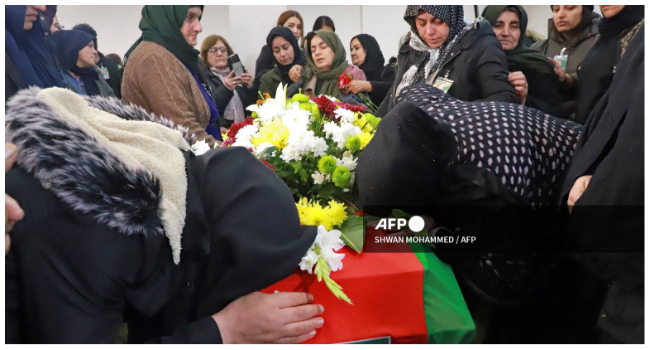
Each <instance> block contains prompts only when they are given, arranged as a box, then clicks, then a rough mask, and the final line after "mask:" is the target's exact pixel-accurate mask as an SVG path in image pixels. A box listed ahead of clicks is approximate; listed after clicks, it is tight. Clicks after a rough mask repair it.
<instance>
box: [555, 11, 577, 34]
mask: <svg viewBox="0 0 650 350" xmlns="http://www.w3.org/2000/svg"><path fill="white" fill-rule="evenodd" d="M581 19H582V6H581V5H553V23H555V29H556V30H557V31H558V32H560V33H566V32H570V31H572V30H574V29H576V28H577V27H578V25H579V24H580V20H581Z"/></svg>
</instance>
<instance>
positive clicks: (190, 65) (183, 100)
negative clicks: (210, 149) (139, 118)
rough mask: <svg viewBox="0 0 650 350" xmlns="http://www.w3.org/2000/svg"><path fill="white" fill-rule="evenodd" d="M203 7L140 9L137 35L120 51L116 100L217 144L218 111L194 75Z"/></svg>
mask: <svg viewBox="0 0 650 350" xmlns="http://www.w3.org/2000/svg"><path fill="white" fill-rule="evenodd" d="M202 15H203V6H157V5H151V6H150V5H147V6H144V7H143V8H142V19H141V20H140V30H141V31H142V36H141V37H140V38H139V39H138V40H137V41H136V42H135V43H134V44H133V45H132V46H131V48H130V49H129V51H128V52H127V53H126V56H125V58H126V59H125V62H124V76H123V78H122V100H123V101H125V102H127V103H133V104H135V105H137V106H140V107H143V108H144V109H146V110H147V111H148V112H151V113H155V114H157V115H161V116H163V117H165V118H167V119H170V120H172V121H173V122H174V123H176V124H178V125H182V126H184V127H185V128H187V129H189V130H190V132H191V133H193V134H195V135H196V136H197V137H198V139H199V140H205V141H206V142H208V144H209V145H210V146H212V145H214V143H215V142H216V140H221V133H220V130H219V127H218V126H217V119H218V118H219V110H218V109H217V106H216V105H215V103H214V101H213V100H212V96H210V94H209V93H208V91H206V89H205V87H204V84H206V82H205V81H202V80H201V77H200V76H199V73H198V68H197V67H198V64H199V51H198V50H196V49H194V46H195V45H196V44H197V36H198V34H199V33H200V32H201V31H203V27H201V16H202Z"/></svg>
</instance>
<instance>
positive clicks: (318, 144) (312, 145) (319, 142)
mask: <svg viewBox="0 0 650 350" xmlns="http://www.w3.org/2000/svg"><path fill="white" fill-rule="evenodd" d="M307 147H308V149H309V152H312V153H314V156H316V157H322V156H324V155H325V153H327V147H328V146H327V141H325V139H324V138H322V137H313V138H312V139H311V141H310V142H309V143H308V144H307Z"/></svg>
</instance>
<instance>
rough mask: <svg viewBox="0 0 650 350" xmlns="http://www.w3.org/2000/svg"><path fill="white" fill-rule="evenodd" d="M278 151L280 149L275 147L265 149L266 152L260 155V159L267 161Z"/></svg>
mask: <svg viewBox="0 0 650 350" xmlns="http://www.w3.org/2000/svg"><path fill="white" fill-rule="evenodd" d="M277 149H278V148H277V147H275V146H273V147H269V148H267V149H265V150H264V152H262V154H260V156H259V158H260V159H267V157H268V156H270V155H271V153H273V152H275V151H277ZM267 160H268V159H267Z"/></svg>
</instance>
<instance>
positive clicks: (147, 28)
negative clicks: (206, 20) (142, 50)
mask: <svg viewBox="0 0 650 350" xmlns="http://www.w3.org/2000/svg"><path fill="white" fill-rule="evenodd" d="M190 7H199V8H200V9H201V11H203V5H192V6H186V5H174V6H171V5H146V6H145V7H143V8H142V19H141V20H140V30H141V31H142V36H141V37H140V38H139V39H138V40H137V41H136V42H135V43H134V44H133V45H132V46H131V48H130V49H129V51H128V52H127V53H126V55H125V61H124V65H125V66H126V62H127V60H128V58H129V56H130V55H131V53H132V52H133V50H135V48H136V47H137V46H138V45H139V44H140V43H141V42H143V41H151V42H154V43H156V44H158V45H162V46H163V47H164V48H165V49H167V51H169V52H171V53H172V54H173V55H174V56H176V58H178V60H179V61H181V62H182V63H183V64H184V65H186V66H189V67H195V66H196V64H197V63H198V60H199V51H198V50H197V49H195V48H194V47H192V46H191V45H190V44H188V43H187V41H186V40H185V37H183V34H182V33H181V27H182V26H183V22H185V18H186V17H187V11H188V10H189V9H190ZM199 19H201V18H200V17H199Z"/></svg>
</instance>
